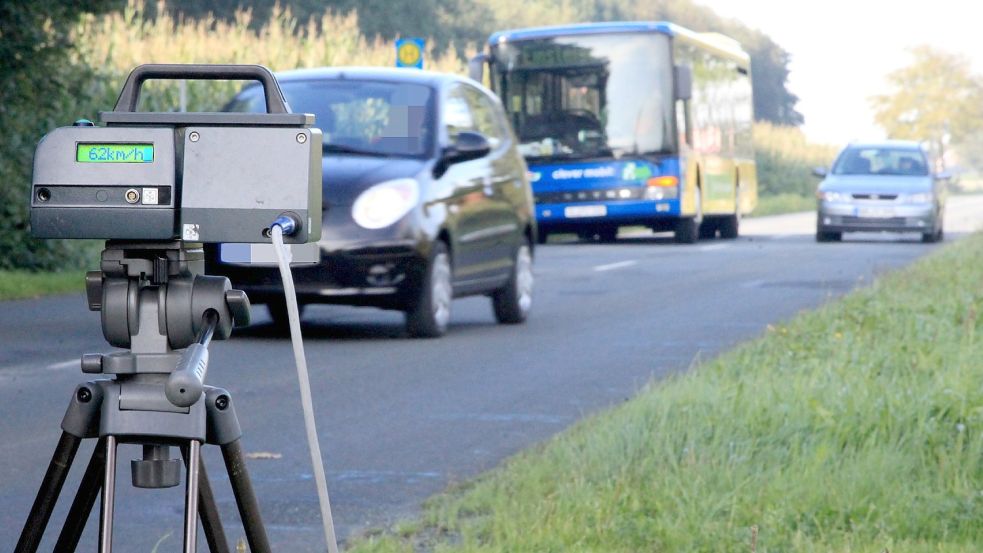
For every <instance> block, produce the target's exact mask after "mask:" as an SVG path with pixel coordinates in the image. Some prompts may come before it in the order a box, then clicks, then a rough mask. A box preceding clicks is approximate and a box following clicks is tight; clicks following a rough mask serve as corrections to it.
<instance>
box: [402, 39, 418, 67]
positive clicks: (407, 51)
mask: <svg viewBox="0 0 983 553" xmlns="http://www.w3.org/2000/svg"><path fill="white" fill-rule="evenodd" d="M396 55H397V56H399V62H400V63H402V64H403V65H416V64H418V63H420V58H421V57H422V55H423V53H422V52H420V46H419V45H418V44H417V43H415V42H412V41H407V42H404V43H402V44H400V45H399V50H397V51H396Z"/></svg>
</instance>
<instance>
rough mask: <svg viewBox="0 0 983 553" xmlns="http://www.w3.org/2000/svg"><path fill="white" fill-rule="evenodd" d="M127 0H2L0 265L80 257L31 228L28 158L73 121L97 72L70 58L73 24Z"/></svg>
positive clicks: (61, 263)
mask: <svg viewBox="0 0 983 553" xmlns="http://www.w3.org/2000/svg"><path fill="white" fill-rule="evenodd" d="M121 5H122V0H114V1H104V0H0V136H2V137H3V138H2V139H0V268H7V267H12V266H16V267H27V268H56V267H65V266H70V265H78V264H80V263H81V262H82V258H81V257H82V256H81V255H80V254H79V252H80V251H81V249H80V248H79V247H78V245H77V244H75V245H72V244H66V243H64V242H57V241H42V240H35V239H32V238H30V237H29V236H28V232H27V230H28V226H29V225H28V221H29V219H28V212H27V206H28V197H29V196H30V182H31V159H32V157H33V155H34V146H35V144H36V143H37V140H38V139H39V138H41V136H42V135H43V134H44V133H45V132H47V131H49V130H50V129H52V128H54V127H57V126H59V125H65V124H70V123H71V122H72V121H73V120H74V119H72V118H71V117H72V114H77V113H78V112H77V109H78V102H79V98H84V97H85V86H86V84H87V83H88V82H89V79H91V78H92V74H93V72H92V71H91V70H90V69H89V68H86V67H82V66H79V65H74V64H72V63H71V62H70V61H69V59H70V54H71V43H70V40H69V30H70V29H71V27H72V25H73V24H75V23H76V22H77V21H78V18H79V17H80V16H81V15H82V14H83V13H93V12H105V11H109V10H111V9H113V8H115V7H119V6H121Z"/></svg>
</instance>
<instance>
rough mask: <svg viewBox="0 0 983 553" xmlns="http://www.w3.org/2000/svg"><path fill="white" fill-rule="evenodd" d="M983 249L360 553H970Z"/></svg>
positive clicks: (982, 496) (627, 410) (624, 417)
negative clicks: (474, 552) (436, 552)
mask: <svg viewBox="0 0 983 553" xmlns="http://www.w3.org/2000/svg"><path fill="white" fill-rule="evenodd" d="M981 282H983V236H981V235H977V236H972V237H970V238H967V239H965V240H962V241H960V242H958V243H955V244H953V245H951V246H948V247H946V248H945V249H943V250H940V251H939V252H937V253H935V254H933V255H931V256H929V257H927V258H925V259H923V260H921V261H919V262H918V263H916V264H915V265H914V266H912V267H910V268H908V269H905V270H903V271H900V272H898V273H894V274H891V275H888V276H886V277H883V278H881V279H878V280H877V281H876V282H875V283H874V284H873V285H872V286H870V287H868V288H865V289H862V290H859V291H857V292H854V293H852V294H850V295H848V296H847V297H846V298H844V299H843V300H842V301H837V302H834V303H830V304H828V305H826V306H824V307H822V308H820V309H818V310H816V311H813V312H808V313H804V314H802V315H800V316H798V317H796V318H795V319H794V320H792V321H791V322H790V323H788V324H787V325H781V326H775V327H774V328H771V327H770V328H769V331H768V332H767V333H766V335H765V336H764V337H762V338H760V339H757V340H754V341H752V342H749V343H747V344H745V345H743V346H741V347H738V348H737V349H735V350H733V351H731V352H729V353H727V354H724V355H722V356H721V357H719V358H717V359H715V360H713V361H711V362H707V363H705V364H701V365H699V366H696V367H694V368H693V370H691V371H689V372H687V373H685V374H680V375H677V376H675V377H672V378H669V379H667V380H664V381H661V382H658V383H655V384H653V385H651V386H650V387H648V388H647V389H645V390H643V391H642V392H641V393H640V394H639V395H638V397H636V398H635V399H633V400H632V401H630V402H627V403H625V404H623V405H621V406H618V407H616V408H614V409H611V410H609V411H607V412H604V413H602V414H599V415H597V416H593V417H590V418H588V419H587V420H585V421H583V422H581V423H579V424H577V425H575V426H574V427H573V428H571V429H570V430H568V431H566V432H564V433H562V434H561V435H559V436H557V437H555V438H554V439H552V440H550V441H549V442H547V443H546V444H543V445H542V446H540V447H538V448H534V449H533V450H531V451H528V452H524V453H522V454H519V455H517V456H516V457H514V458H512V459H510V460H508V461H507V462H505V463H504V464H503V465H502V466H501V467H499V468H498V469H496V470H494V471H492V472H490V473H488V474H486V475H484V476H482V477H481V478H479V479H477V480H476V481H474V482H471V483H469V484H467V485H464V486H461V487H460V488H458V489H455V490H452V491H451V492H449V493H447V494H444V495H441V496H438V497H435V498H433V499H431V500H430V501H429V502H428V504H427V506H426V507H425V512H424V515H423V518H422V519H421V520H420V521H418V523H417V525H415V526H414V525H404V526H403V527H402V529H401V530H399V531H392V532H385V533H382V534H379V535H375V536H371V537H366V538H363V539H361V540H357V541H356V542H354V543H353V544H351V545H350V549H351V550H352V551H357V552H396V551H440V552H452V551H453V552H458V551H482V552H497V551H501V552H507V551H508V552H514V551H530V552H532V551H535V552H540V551H604V552H636V551H670V552H674V551H687V552H692V551H698V552H701V551H705V552H720V551H725V552H726V551H734V552H747V551H755V552H776V551H795V552H842V553H847V552H849V553H860V552H870V553H883V552H885V551H891V552H899V551H904V552H926V553H927V552H929V551H932V552H969V551H978V550H979V544H981V543H983V342H981V341H980V339H979V336H978V334H979V333H981V331H983V322H981V321H983V319H981V312H983V287H981V286H980V284H981Z"/></svg>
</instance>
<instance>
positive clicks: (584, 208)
mask: <svg viewBox="0 0 983 553" xmlns="http://www.w3.org/2000/svg"><path fill="white" fill-rule="evenodd" d="M607 214H608V206H606V205H572V206H569V207H567V208H564V210H563V215H564V216H566V217H571V218H573V217H604V216H605V215H607Z"/></svg>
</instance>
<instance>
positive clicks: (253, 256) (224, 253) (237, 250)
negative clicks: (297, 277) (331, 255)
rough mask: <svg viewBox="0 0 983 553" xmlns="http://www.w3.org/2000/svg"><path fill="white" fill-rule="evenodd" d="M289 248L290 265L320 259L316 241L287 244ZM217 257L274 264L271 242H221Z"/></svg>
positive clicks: (244, 262) (262, 264) (268, 264)
mask: <svg viewBox="0 0 983 553" xmlns="http://www.w3.org/2000/svg"><path fill="white" fill-rule="evenodd" d="M287 248H288V249H289V250H290V257H291V260H290V264H291V265H313V264H316V263H318V262H319V261H320V260H321V250H320V248H318V246H317V242H310V243H307V244H287ZM219 252H220V253H219V258H220V259H221V260H222V261H223V262H224V263H239V264H243V265H257V266H270V265H276V251H274V249H273V244H221V245H220V246H219Z"/></svg>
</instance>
